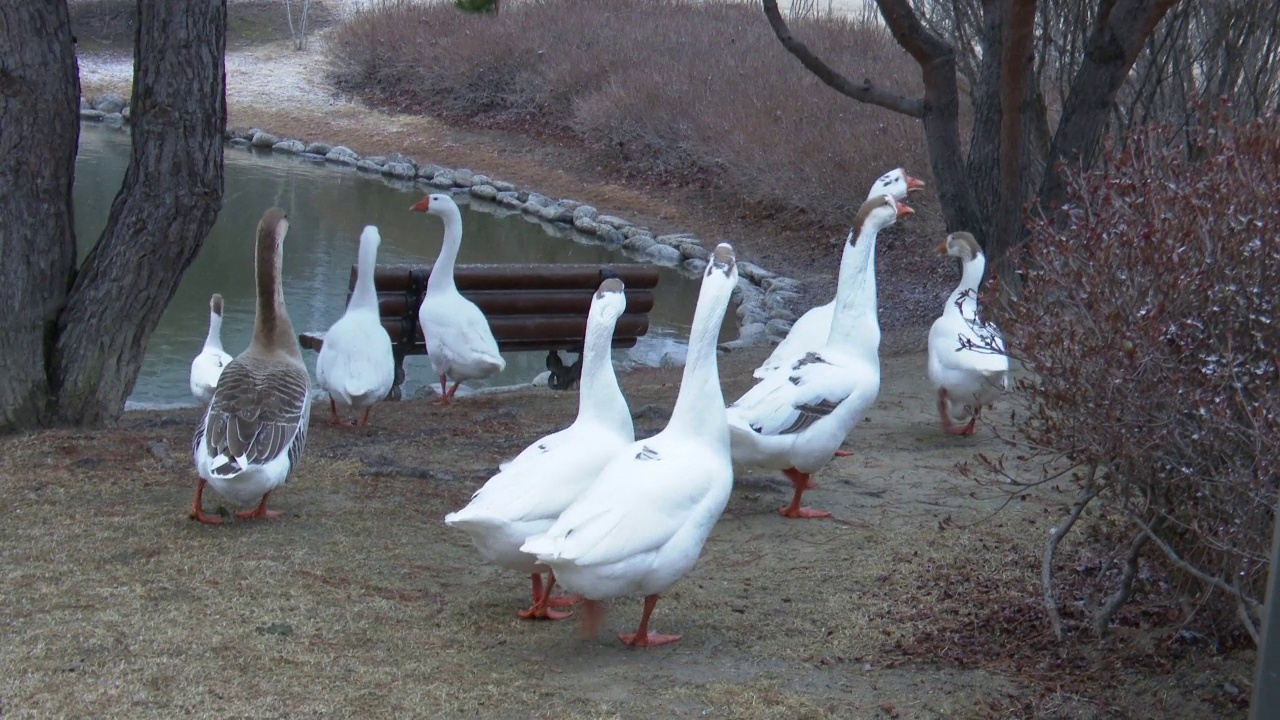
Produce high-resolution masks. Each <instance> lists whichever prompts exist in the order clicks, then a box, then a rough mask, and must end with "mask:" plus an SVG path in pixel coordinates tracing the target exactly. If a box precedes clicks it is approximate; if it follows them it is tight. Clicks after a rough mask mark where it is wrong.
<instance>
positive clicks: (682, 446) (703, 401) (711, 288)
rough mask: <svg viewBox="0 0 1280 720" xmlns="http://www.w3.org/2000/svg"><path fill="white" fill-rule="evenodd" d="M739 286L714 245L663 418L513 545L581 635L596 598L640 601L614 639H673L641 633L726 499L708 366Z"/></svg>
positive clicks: (713, 372)
mask: <svg viewBox="0 0 1280 720" xmlns="http://www.w3.org/2000/svg"><path fill="white" fill-rule="evenodd" d="M737 284H738V269H737V263H736V262H735V259H734V254H733V248H732V247H730V246H729V245H727V244H723V243H722V244H720V245H718V246H717V247H716V249H715V251H714V252H713V253H712V255H711V257H710V258H709V262H708V264H707V268H706V270H705V272H704V273H703V276H702V289H701V290H700V292H699V294H698V304H697V307H696V309H695V311H694V315H693V327H692V329H691V330H690V332H689V351H688V355H687V358H686V361H685V367H684V373H683V375H682V377H681V380H680V393H679V395H678V397H677V398H676V404H675V408H674V409H673V410H672V412H671V420H670V421H669V422H668V423H667V427H666V428H665V429H663V430H662V432H660V433H658V434H657V435H654V436H653V437H650V438H646V439H644V440H639V441H636V442H634V443H632V444H630V445H628V446H627V447H626V448H624V449H623V450H622V451H621V452H620V453H618V454H617V455H615V456H614V458H613V459H612V460H611V461H610V462H609V464H608V465H606V466H605V468H604V470H602V471H601V473H600V477H599V479H597V480H596V481H595V483H593V484H592V485H591V486H590V487H589V488H588V489H587V490H586V492H584V493H582V495H581V496H579V497H578V499H577V500H575V501H574V502H573V504H571V505H570V506H569V507H567V508H565V510H564V512H563V513H561V514H560V518H559V519H558V520H556V521H555V523H554V524H553V525H552V526H551V528H550V529H548V530H547V531H546V533H544V534H542V535H536V536H534V537H531V538H529V540H528V541H527V542H526V543H525V544H524V545H523V546H522V547H521V548H520V549H521V551H523V552H526V553H530V554H533V555H536V556H537V558H538V560H539V561H540V562H542V563H545V564H547V565H549V566H550V567H551V569H552V570H553V571H555V574H556V577H557V578H558V579H559V580H560V583H561V584H562V585H564V587H565V588H567V589H568V590H570V591H571V592H574V593H577V594H579V595H581V596H582V597H583V598H584V599H583V624H582V630H583V632H584V634H585V635H587V636H589V637H594V636H595V634H596V632H597V631H598V630H599V626H600V623H601V621H602V620H603V615H604V611H603V607H602V606H601V604H600V602H601V601H603V600H608V599H611V598H616V597H620V596H622V595H633V594H634V595H643V596H644V614H643V615H641V617H640V626H639V627H638V628H637V629H636V631H635V632H634V633H622V634H621V635H619V638H621V640H622V642H624V643H626V644H628V645H632V646H637V647H646V646H650V645H663V644H666V643H671V642H675V641H677V640H679V639H680V636H679V635H662V634H658V633H654V632H650V630H649V620H650V616H651V615H652V614H653V609H654V607H655V606H656V605H657V603H658V595H659V593H662V592H664V591H665V590H666V589H667V588H669V587H671V586H672V585H674V584H675V583H676V581H677V580H679V579H680V578H681V577H682V576H683V575H684V574H685V573H687V572H689V570H690V569H691V568H692V567H693V565H694V563H695V562H696V561H697V559H698V555H699V553H701V552H702V546H703V543H705V542H706V540H707V536H708V535H709V534H710V533H711V528H712V526H713V525H715V523H716V520H717V519H718V518H719V517H720V514H721V513H722V512H724V507H725V504H726V503H727V502H728V501H729V491H730V490H731V489H732V488H733V466H732V463H731V462H730V459H729V428H728V425H727V422H726V419H725V411H724V395H723V394H722V393H721V390H720V377H719V371H718V365H717V361H716V339H717V337H718V336H719V334H720V325H721V323H722V322H723V320H724V313H725V309H726V308H727V307H728V305H729V298H730V296H731V295H732V293H733V289H734V288H735V287H736V286H737Z"/></svg>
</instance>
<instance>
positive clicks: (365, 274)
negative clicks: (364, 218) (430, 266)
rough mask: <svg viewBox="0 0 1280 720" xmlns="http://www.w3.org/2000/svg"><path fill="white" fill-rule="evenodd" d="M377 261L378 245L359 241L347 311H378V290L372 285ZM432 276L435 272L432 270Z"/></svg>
mask: <svg viewBox="0 0 1280 720" xmlns="http://www.w3.org/2000/svg"><path fill="white" fill-rule="evenodd" d="M377 263H378V246H377V245H374V244H373V243H371V242H363V241H362V242H361V243H360V254H359V255H358V256H357V259H356V287H355V290H354V291H352V293H351V299H350V300H349V301H347V311H348V312H350V311H352V310H368V311H371V312H374V313H376V312H378V290H377V288H376V287H374V282H373V274H374V269H375V268H376V266H377ZM432 275H433V276H434V275H435V273H434V272H432Z"/></svg>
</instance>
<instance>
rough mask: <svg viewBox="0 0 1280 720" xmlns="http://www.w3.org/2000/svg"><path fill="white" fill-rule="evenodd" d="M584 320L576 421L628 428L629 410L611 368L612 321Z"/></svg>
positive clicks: (616, 377) (629, 421)
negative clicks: (584, 336)
mask: <svg viewBox="0 0 1280 720" xmlns="http://www.w3.org/2000/svg"><path fill="white" fill-rule="evenodd" d="M594 320H595V318H590V319H589V321H588V323H587V337H586V339H585V340H584V341H583V344H582V377H581V379H580V380H579V382H578V421H579V422H580V421H583V420H586V421H588V422H596V423H600V424H602V425H605V426H607V427H612V428H620V429H621V428H630V427H631V411H630V410H629V409H628V408H627V400H626V398H624V397H623V396H622V390H621V389H620V388H619V387H618V376H617V375H616V374H615V373H614V369H613V354H612V352H611V351H610V347H609V346H610V345H611V344H612V343H613V330H614V327H615V325H616V321H615V322H594Z"/></svg>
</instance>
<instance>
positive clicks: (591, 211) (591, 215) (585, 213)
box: [573, 205, 600, 221]
mask: <svg viewBox="0 0 1280 720" xmlns="http://www.w3.org/2000/svg"><path fill="white" fill-rule="evenodd" d="M599 214H600V213H598V212H596V209H595V208H593V207H591V206H590V205H579V206H578V207H576V208H574V209H573V219H574V220H575V221H576V220H577V219H578V218H586V219H587V220H595V219H596V216H597V215H599Z"/></svg>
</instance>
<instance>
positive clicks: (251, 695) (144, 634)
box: [0, 45, 1252, 718]
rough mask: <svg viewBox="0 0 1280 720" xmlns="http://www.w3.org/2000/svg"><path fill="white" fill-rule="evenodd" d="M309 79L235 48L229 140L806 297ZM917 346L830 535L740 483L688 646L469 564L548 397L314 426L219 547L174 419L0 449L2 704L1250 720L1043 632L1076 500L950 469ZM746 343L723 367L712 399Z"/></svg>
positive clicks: (1139, 655) (887, 376) (550, 418)
mask: <svg viewBox="0 0 1280 720" xmlns="http://www.w3.org/2000/svg"><path fill="white" fill-rule="evenodd" d="M320 63H321V60H320V53H319V52H315V51H313V52H311V53H306V54H297V53H292V52H291V51H288V50H286V49H284V48H283V47H280V46H278V45H266V46H260V47H254V48H250V49H247V50H236V51H234V52H233V53H232V56H231V57H230V58H229V60H228V96H229V99H230V102H231V106H232V107H231V114H232V122H233V123H235V124H237V125H242V126H246V125H259V126H262V127H265V128H271V129H272V130H274V131H278V132H281V133H284V134H293V135H296V136H299V137H306V138H317V139H331V140H340V141H342V142H344V143H346V144H349V145H351V146H352V147H354V148H355V149H357V150H358V151H362V152H373V151H379V152H385V151H390V150H400V151H402V152H405V153H406V154H410V155H415V156H417V157H418V158H419V159H420V160H428V159H429V160H432V161H435V162H440V163H441V164H446V165H453V166H466V167H471V168H473V169H476V170H478V171H484V172H486V173H487V174H490V175H493V176H499V177H504V178H506V179H509V180H511V181H512V182H517V183H519V184H521V185H522V186H529V187H536V188H542V189H544V190H545V192H547V193H549V194H555V195H559V196H562V197H571V198H575V199H580V200H583V201H586V202H590V203H592V204H595V205H597V207H600V208H601V209H602V210H607V211H609V212H614V213H616V214H622V213H629V214H632V215H633V216H635V217H638V218H642V220H641V221H642V222H646V223H650V224H652V225H653V226H654V227H655V228H659V229H666V228H672V229H676V228H678V229H685V230H692V231H693V232H697V233H699V234H700V235H701V236H702V237H704V238H706V239H707V240H709V241H710V240H715V239H720V238H726V237H733V238H735V240H738V241H740V242H741V243H742V244H741V245H740V247H744V248H745V250H746V252H745V255H746V256H747V257H752V253H753V252H759V257H778V258H780V259H781V258H789V261H785V265H788V266H790V267H788V266H781V267H779V266H777V264H775V265H774V267H776V269H778V270H780V271H783V272H792V271H794V275H795V276H797V277H805V275H804V272H803V268H802V267H801V266H802V265H804V264H805V263H806V262H807V260H806V259H805V257H803V256H802V255H801V256H798V257H797V256H796V254H795V253H789V252H787V251H786V250H785V249H782V250H778V249H774V250H769V247H770V245H769V243H768V239H769V237H770V236H771V234H772V233H773V232H774V229H769V228H742V227H739V226H737V225H736V224H735V223H734V222H733V221H732V219H731V218H729V219H726V218H717V217H712V216H708V215H700V214H698V213H697V212H694V211H693V210H692V209H691V208H690V207H688V206H687V205H685V204H683V203H682V202H672V201H671V200H670V199H668V198H664V197H660V196H657V195H655V194H653V193H646V192H645V190H644V189H643V188H635V187H626V186H622V185H619V184H615V183H612V182H610V181H609V180H607V179H605V178H602V177H599V176H591V174H590V168H587V167H584V166H582V165H581V163H579V164H570V165H567V166H566V165H558V164H557V161H558V158H560V157H561V156H564V155H567V154H569V149H566V148H555V147H550V148H540V149H528V148H525V147H524V146H523V145H516V144H513V142H512V139H511V138H504V137H502V136H499V135H493V134H482V133H472V132H469V131H466V130H460V129H456V128H449V127H446V126H443V125H441V124H439V123H436V122H434V121H432V120H430V119H425V118H410V117H397V116H389V115H386V114H383V113H377V112H373V111H370V110H368V109H366V108H363V107H362V106H360V105H359V104H357V103H353V102H350V101H349V100H347V99H345V98H340V97H335V96H333V95H332V93H331V92H330V91H328V90H327V89H326V88H325V86H324V84H323V79H322V73H321V72H320V70H321V66H320ZM81 66H82V70H83V72H84V76H85V86H86V94H89V95H92V94H93V93H94V92H99V91H101V90H104V89H109V88H116V89H127V82H126V81H125V80H124V79H123V78H122V76H121V75H120V72H121V68H122V67H123V68H125V77H127V68H128V66H127V64H126V65H123V66H122V65H120V64H119V63H114V64H113V61H111V60H110V58H109V57H93V56H83V57H82V58H81ZM267 70H269V74H264V71H267ZM282 98H287V101H283V100H282ZM739 233H741V234H739ZM813 246H814V247H821V243H813ZM827 252H831V251H830V249H828V250H827ZM765 264H766V266H769V264H768V263H767V262H765ZM946 270H948V271H950V270H951V268H950V266H946ZM815 272H816V271H812V270H810V271H809V273H810V274H814V273H815ZM944 274H945V275H947V278H948V279H947V281H948V282H954V278H953V277H951V276H950V274H949V273H944ZM945 290H946V287H945V286H944V287H943V288H942V289H941V290H940V291H939V292H945ZM931 292H932V291H931ZM929 301H930V302H932V300H931V299H930V300H929ZM921 302H922V303H923V302H924V301H921ZM937 307H940V301H939V304H938V305H937ZM908 316H909V314H908ZM908 319H909V317H908ZM923 345H924V329H923V328H922V327H921V326H919V324H912V323H910V322H907V320H903V321H902V322H898V323H897V324H896V325H895V326H894V329H892V331H890V332H886V337H885V344H884V346H883V348H882V349H883V370H884V381H883V385H882V389H881V394H880V398H879V400H878V402H877V403H876V405H875V406H874V407H873V408H872V410H871V412H870V414H869V417H868V418H867V420H866V422H865V423H864V424H863V425H862V426H860V427H859V428H858V429H856V430H855V431H854V433H853V434H852V435H851V437H850V439H849V441H848V443H847V444H846V448H848V449H850V450H853V451H854V452H855V455H854V456H853V457H849V458H840V459H837V460H835V461H833V462H832V463H831V464H830V465H829V466H828V467H827V468H826V469H825V470H824V471H823V472H821V473H820V474H819V475H818V476H817V477H816V480H817V482H818V484H819V489H817V490H815V491H812V492H811V493H810V494H809V496H808V499H809V502H810V504H812V505H814V506H817V507H822V508H824V509H828V510H831V511H833V512H834V514H835V517H834V518H833V519H831V520H825V521H794V520H785V519H783V518H780V517H779V516H778V515H777V514H776V512H775V510H776V508H777V507H778V506H779V505H780V504H782V503H783V502H784V501H785V500H786V499H787V497H788V494H787V489H786V485H785V482H784V481H783V479H782V478H781V477H780V476H775V475H773V474H769V473H751V474H747V475H745V476H742V477H739V478H738V479H737V482H736V488H735V491H734V494H733V498H732V500H731V502H730V505H729V507H728V509H727V511H726V513H725V515H724V517H723V518H722V520H721V521H720V523H719V524H718V525H717V526H716V528H715V531H714V532H713V534H712V536H711V539H710V541H709V542H708V545H707V547H706V549H705V551H704V555H703V558H702V560H701V561H700V563H699V565H698V567H697V568H695V570H694V571H693V572H692V573H691V574H690V575H689V576H688V577H686V578H685V579H684V580H682V581H681V582H680V583H679V584H677V585H676V586H675V587H674V588H673V589H672V591H671V592H670V593H668V594H667V595H666V596H665V597H664V599H663V601H662V602H661V603H660V604H659V606H658V611H657V613H656V614H655V619H654V626H655V629H656V630H658V631H662V632H676V633H683V635H684V639H683V640H682V641H681V642H679V643H677V644H675V645H673V646H667V647H663V648H655V649H650V650H645V651H633V650H629V649H627V648H624V647H622V646H621V645H620V644H619V643H618V641H617V639H616V637H615V633H617V632H619V631H629V630H631V629H633V626H634V624H635V622H636V621H637V619H638V616H639V600H638V599H628V600H625V601H618V602H615V603H613V604H612V607H611V615H610V616H609V619H608V622H607V623H606V630H607V632H604V633H601V635H600V636H599V637H598V638H596V639H594V640H590V641H584V640H580V639H578V638H577V637H576V636H575V633H574V621H572V620H569V621H564V622H560V623H537V622H528V621H521V620H518V619H517V618H516V617H515V611H516V610H517V609H518V608H520V607H522V603H525V602H526V601H527V595H528V581H527V579H525V578H521V577H517V576H515V575H513V574H510V573H505V572H502V571H499V570H496V569H494V568H491V567H487V566H484V565H480V564H478V562H477V556H476V553H475V551H474V550H473V549H472V548H471V547H470V546H469V544H468V543H467V542H466V540H465V538H464V537H463V536H462V535H461V534H460V533H456V532H454V531H451V530H449V529H448V528H446V527H445V526H444V525H443V523H442V522H441V518H442V517H443V515H444V514H445V513H446V512H448V511H450V510H452V509H455V508H457V507H459V506H461V505H462V504H464V503H465V502H466V499H467V498H468V496H469V495H470V493H471V492H472V491H473V490H474V489H475V488H476V487H478V486H479V485H480V484H481V483H483V482H484V480H486V479H487V478H488V477H489V475H491V474H492V473H493V472H494V471H495V470H496V464H497V462H498V461H499V460H501V459H503V458H506V457H509V456H511V455H512V454H514V453H515V452H517V451H518V450H519V449H521V448H522V447H523V446H524V445H526V444H527V443H528V442H530V441H532V440H533V439H536V438H537V437H539V436H540V435H542V434H544V433H546V432H549V431H552V430H555V429H558V428H560V427H563V426H564V425H565V424H567V423H568V422H569V421H570V419H571V418H572V416H573V413H574V411H575V407H576V394H574V393H571V392H570V393H558V392H554V391H550V390H546V389H540V390H525V391H520V392H517V393H513V394H509V395H502V396H477V397H473V398H467V399H466V400H465V401H464V402H462V403H459V404H458V405H457V406H455V407H453V408H450V409H442V408H439V407H436V406H434V405H430V404H426V403H423V402H405V403H396V404H390V405H384V406H381V407H379V408H378V409H377V410H375V412H374V424H373V426H372V427H370V428H367V429H360V430H355V429H351V428H345V427H343V428H333V427H330V426H328V425H327V424H326V423H325V422H324V415H323V414H322V412H321V410H319V409H317V411H316V414H315V422H314V423H313V426H312V428H313V429H312V434H311V437H310V440H309V444H308V448H307V453H306V457H305V459H304V463H303V465H302V467H301V468H300V469H299V471H298V472H297V473H296V475H295V477H294V478H293V480H292V481H291V483H290V484H289V485H288V486H287V487H286V488H284V489H283V490H281V491H280V492H279V493H278V494H277V496H276V497H275V498H273V500H274V507H275V508H277V509H279V510H283V511H285V513H286V515H285V517H284V518H283V519H281V520H278V521H273V522H266V523H261V522H258V523H255V522H251V521H232V522H228V523H226V524H224V525H223V526H221V527H205V526H200V525H198V524H196V523H193V522H190V521H188V520H187V519H186V511H187V508H188V506H189V503H190V494H191V491H192V485H193V473H192V470H191V467H190V460H189V454H188V453H189V450H188V446H189V441H190V434H191V430H192V428H193V427H194V425H195V423H196V421H197V411H195V410H179V411H150V412H132V413H128V414H126V417H125V419H124V420H123V421H122V422H121V424H120V427H119V428H117V429H113V430H109V431H99V432H75V431H59V432H45V433H39V434H34V435H29V436H23V437H14V438H5V439H0V508H3V509H2V510H0V512H3V515H4V518H3V520H2V521H0V553H2V554H3V568H4V573H3V574H2V575H0V628H3V630H2V632H0V714H11V715H13V716H15V717H50V716H81V715H92V716H95V717H130V718H135V717H174V716H179V715H181V716H207V717H214V716H216V717H231V716H236V717H242V716H253V717H319V716H325V717H331V716H344V717H373V716H379V717H381V716H389V715H400V716H426V717H485V718H527V717H555V718H613V717H625V718H651V717H722V718H871V717H884V718H889V717H899V718H967V717H973V718H1012V717H1061V718H1092V717H1117V718H1142V717H1160V718H1204V717H1231V716H1238V717H1243V712H1242V711H1241V710H1240V709H1239V700H1240V697H1241V696H1242V693H1243V692H1244V690H1243V689H1244V688H1247V687H1248V685H1249V684H1250V682H1251V677H1252V675H1251V674H1252V666H1251V662H1252V657H1251V656H1227V657H1225V658H1224V657H1218V656H1210V655H1208V654H1206V653H1205V651H1202V650H1200V649H1198V648H1174V647H1172V646H1170V645H1168V644H1167V643H1165V642H1164V641H1162V640H1161V641H1153V640H1151V639H1150V638H1152V637H1161V636H1160V635H1159V633H1158V632H1157V631H1158V630H1160V627H1159V626H1158V624H1154V623H1151V622H1147V623H1146V624H1145V625H1144V624H1143V623H1141V622H1138V621H1134V622H1132V623H1129V624H1128V625H1127V626H1126V627H1124V628H1122V629H1121V631H1118V632H1117V633H1116V636H1115V637H1113V638H1112V639H1110V640H1108V641H1105V642H1097V641H1094V640H1091V639H1089V638H1075V639H1072V640H1070V641H1068V642H1067V643H1065V644H1062V645H1057V644H1054V643H1052V642H1050V641H1048V640H1047V636H1048V633H1047V626H1046V624H1045V622H1044V620H1043V617H1042V616H1041V615H1040V614H1039V610H1038V585H1037V582H1038V573H1039V561H1038V552H1039V551H1040V548H1041V545H1042V543H1043V541H1044V539H1045V538H1046V537H1047V534H1048V532H1049V529H1050V528H1051V527H1052V526H1053V524H1054V523H1055V522H1056V521H1057V519H1058V518H1060V517H1061V515H1062V512H1063V508H1064V506H1065V504H1066V501H1067V499H1068V498H1067V495H1066V494H1065V492H1064V491H1063V490H1059V489H1058V488H1045V489H1043V490H1040V491H1037V492H1032V493H1023V494H1021V495H1019V496H1017V497H1016V498H1015V499H1014V500H1013V501H1012V502H1010V503H1008V504H1005V501H1006V500H1008V496H1007V495H1006V494H1005V493H1004V492H1003V491H1002V489H1001V488H998V487H990V486H980V485H978V484H976V483H974V482H973V481H971V480H968V479H966V478H964V477H962V475H961V474H960V473H959V472H958V470H957V465H958V464H959V463H965V462H970V463H971V462H972V461H973V458H974V457H975V455H976V454H977V453H980V452H981V453H987V454H999V453H1001V452H1007V448H1005V447H1004V446H1002V445H1001V444H1000V442H999V441H998V440H997V439H996V438H995V436H994V435H993V433H992V429H991V428H990V427H983V428H982V429H981V430H980V432H979V433H978V435H976V436H974V437H971V438H950V437H946V436H943V435H942V434H941V433H940V431H939V430H938V428H937V425H936V419H935V417H934V416H933V413H932V405H931V401H930V397H931V391H930V388H929V387H928V381H927V379H926V378H925V371H924V368H925V359H924V356H923V354H922V353H920V352H919V349H920V348H922V347H923ZM766 352H767V349H763V348H761V349H755V350H749V351H741V352H737V353H732V354H728V355H725V356H723V357H722V361H721V362H722V365H721V371H722V372H721V375H722V378H723V383H724V388H725V395H726V396H727V398H728V399H732V398H734V397H737V396H738V395H739V394H741V393H742V392H743V391H745V390H746V389H747V387H749V385H750V370H751V368H752V367H754V366H755V365H756V364H757V363H758V362H759V361H760V360H761V359H762V358H763V357H764V355H765V354H766ZM622 384H623V390H624V392H625V393H626V395H627V397H628V400H629V402H630V404H631V408H632V411H633V413H634V414H635V416H636V429H637V434H638V435H640V436H644V435H648V434H652V433H653V432H656V431H657V430H659V429H660V428H661V427H662V426H663V425H664V423H665V421H666V418H667V416H668V413H669V412H670V408H671V405H672V403H673V401H674V398H675V394H676V391H677V389H678V384H679V370H678V369H653V370H644V371H637V372H633V373H629V374H627V375H625V376H624V377H623V378H622ZM1001 415H1002V414H1001V413H996V414H994V415H993V418H992V419H993V420H994V421H995V422H997V423H1001V422H1004V421H1003V420H1002V419H1001ZM219 502H221V501H220V500H219V499H218V498H217V497H216V496H214V495H209V496H207V497H206V509H207V510H210V511H212V510H213V509H215V508H217V509H218V510H219V511H220V512H223V513H226V512H227V511H228V510H232V509H235V508H223V507H221V506H219ZM1000 507H1002V508H1003V509H1001V510H999V512H995V511H996V509H997V508H1000ZM1065 557H1066V558H1068V559H1064V563H1067V562H1069V558H1070V554H1069V553H1068V554H1067V555H1066V556H1065ZM375 714H376V715H375Z"/></svg>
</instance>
